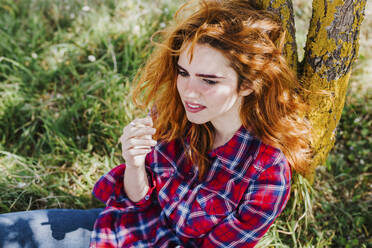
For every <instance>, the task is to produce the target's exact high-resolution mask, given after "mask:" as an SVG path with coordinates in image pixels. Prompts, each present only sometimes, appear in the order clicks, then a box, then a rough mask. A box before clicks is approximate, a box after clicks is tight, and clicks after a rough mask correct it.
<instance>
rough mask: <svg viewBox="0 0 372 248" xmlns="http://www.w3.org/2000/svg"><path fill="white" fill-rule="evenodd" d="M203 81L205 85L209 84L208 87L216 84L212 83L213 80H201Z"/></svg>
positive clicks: (215, 82)
mask: <svg viewBox="0 0 372 248" xmlns="http://www.w3.org/2000/svg"><path fill="white" fill-rule="evenodd" d="M203 81H204V82H206V83H207V84H210V85H214V84H217V81H213V80H209V79H203Z"/></svg>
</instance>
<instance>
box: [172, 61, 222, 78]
mask: <svg viewBox="0 0 372 248" xmlns="http://www.w3.org/2000/svg"><path fill="white" fill-rule="evenodd" d="M177 67H178V68H179V69H181V70H184V71H186V72H187V70H186V69H185V68H183V67H182V66H180V65H178V64H177ZM195 75H196V76H198V77H203V78H225V77H222V76H217V75H211V74H202V73H196V74H195Z"/></svg>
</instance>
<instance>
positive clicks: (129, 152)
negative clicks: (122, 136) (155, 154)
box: [123, 148, 151, 157]
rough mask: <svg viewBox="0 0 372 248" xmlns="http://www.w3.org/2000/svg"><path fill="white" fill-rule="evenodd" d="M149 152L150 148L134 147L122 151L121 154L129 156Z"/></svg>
mask: <svg viewBox="0 0 372 248" xmlns="http://www.w3.org/2000/svg"><path fill="white" fill-rule="evenodd" d="M149 152H151V149H149V148H135V149H129V150H126V151H125V152H123V156H126V155H129V156H132V157H133V156H139V155H146V154H147V153H149Z"/></svg>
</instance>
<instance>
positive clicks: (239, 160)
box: [90, 127, 291, 248]
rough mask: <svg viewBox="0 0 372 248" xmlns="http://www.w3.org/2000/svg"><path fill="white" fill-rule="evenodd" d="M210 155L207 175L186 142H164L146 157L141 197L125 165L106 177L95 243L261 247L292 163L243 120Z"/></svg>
mask: <svg viewBox="0 0 372 248" xmlns="http://www.w3.org/2000/svg"><path fill="white" fill-rule="evenodd" d="M186 148H187V143H186ZM208 156H209V159H210V162H211V167H210V170H209V172H208V173H207V176H206V179H205V180H204V181H202V182H199V181H198V171H197V167H196V166H193V165H192V164H191V163H190V162H188V160H187V159H186V157H185V149H184V146H183V145H182V143H181V142H180V141H179V140H174V141H172V142H167V143H166V142H159V143H158V144H157V145H156V146H155V147H154V149H153V150H152V152H150V153H149V154H148V155H147V156H146V163H145V164H146V171H147V173H148V178H149V182H150V184H151V187H150V189H149V191H148V192H147V194H146V196H145V197H144V198H143V199H142V200H140V201H139V202H132V201H131V200H130V199H129V198H128V197H127V196H126V194H125V191H124V187H123V174H124V170H125V164H122V165H120V166H118V167H116V168H114V169H112V170H111V171H110V172H109V173H107V174H106V175H104V176H103V177H101V178H100V179H99V181H98V182H97V183H96V185H95V187H94V189H93V194H94V195H95V196H96V197H97V198H98V199H99V200H101V201H102V202H104V203H106V207H105V209H104V210H103V211H102V212H101V214H100V215H99V217H98V219H97V220H96V223H95V225H94V230H93V232H92V236H91V243H90V247H91V248H92V247H185V248H186V247H203V248H204V247H205V248H209V247H210V248H212V247H219V248H221V247H253V246H254V245H255V244H256V243H257V242H258V241H259V239H260V238H261V237H262V236H263V235H264V234H265V233H266V231H267V230H268V229H269V227H270V225H271V224H272V223H273V221H274V220H275V218H276V217H277V216H278V215H279V214H280V213H281V212H282V210H283V209H284V207H285V205H286V203H287V200H288V198H289V192H290V180H291V169H290V167H289V165H288V162H287V160H286V158H285V157H284V155H283V153H282V152H281V151H280V150H278V149H276V148H273V147H271V146H268V145H265V144H264V143H262V142H261V141H260V140H259V139H257V138H256V137H254V136H253V135H251V134H250V133H249V132H248V131H247V130H246V129H245V128H243V127H241V128H240V129H239V130H238V131H237V132H236V133H235V134H234V136H233V137H232V139H231V140H230V141H228V142H227V143H226V144H225V145H223V146H221V147H218V148H216V149H214V150H212V151H210V152H209V154H208Z"/></svg>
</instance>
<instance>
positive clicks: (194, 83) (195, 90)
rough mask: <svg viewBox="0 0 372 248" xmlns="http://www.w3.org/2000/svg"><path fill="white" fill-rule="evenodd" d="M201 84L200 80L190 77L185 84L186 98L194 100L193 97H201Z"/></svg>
mask: <svg viewBox="0 0 372 248" xmlns="http://www.w3.org/2000/svg"><path fill="white" fill-rule="evenodd" d="M199 92H200V90H199V84H198V79H197V78H193V77H189V78H188V79H187V80H186V82H185V87H184V96H186V97H189V98H192V97H198V96H199Z"/></svg>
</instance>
